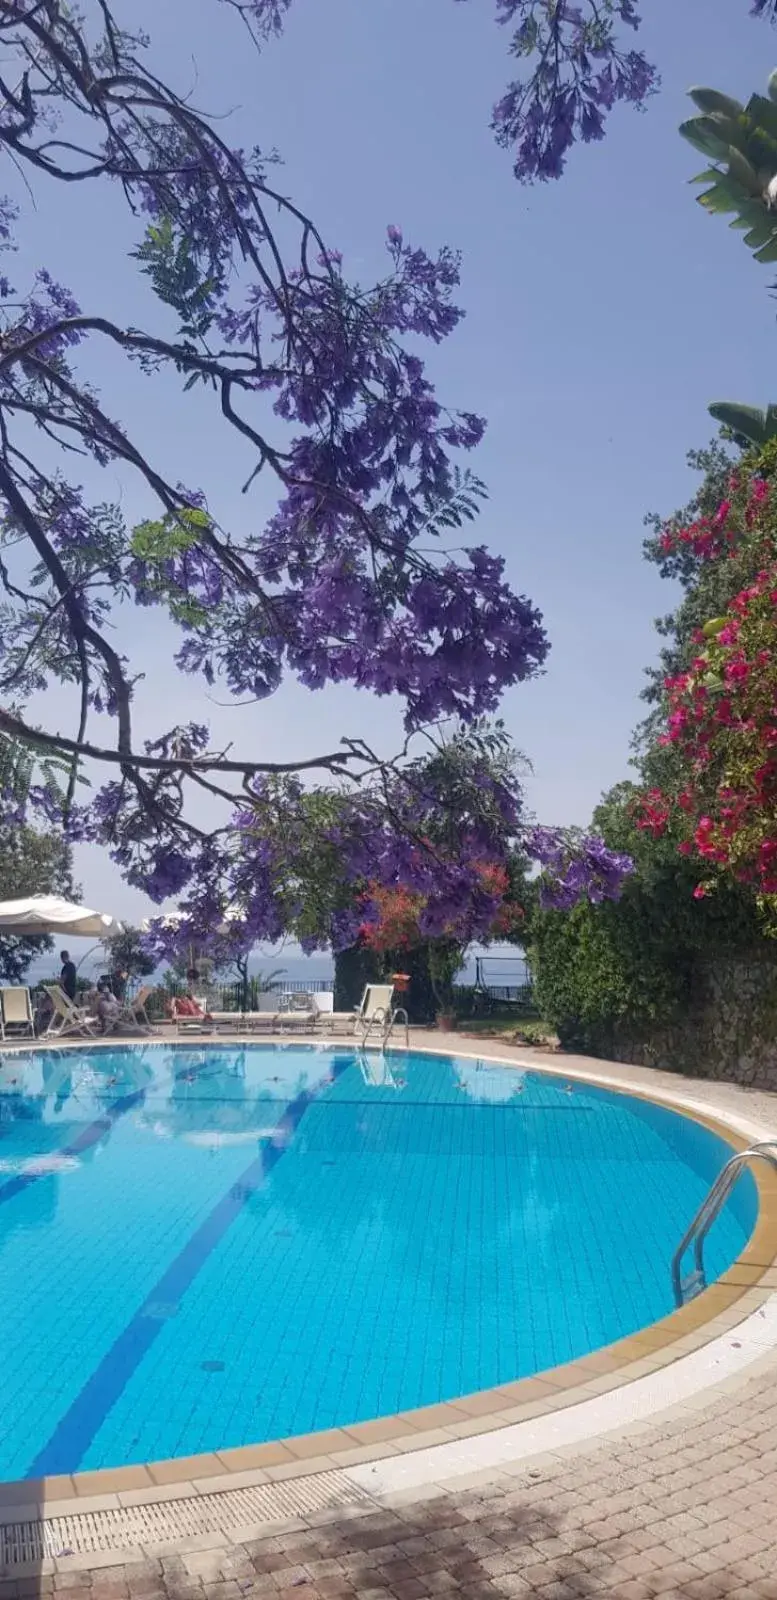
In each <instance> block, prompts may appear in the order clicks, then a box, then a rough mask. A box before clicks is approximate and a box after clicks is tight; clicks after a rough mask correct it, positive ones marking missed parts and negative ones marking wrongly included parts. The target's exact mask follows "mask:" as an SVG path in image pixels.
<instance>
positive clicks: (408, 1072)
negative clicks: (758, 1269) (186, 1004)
mask: <svg viewBox="0 0 777 1600" xmlns="http://www.w3.org/2000/svg"><path fill="white" fill-rule="evenodd" d="M386 1061H387V1063H388V1065H387V1066H386V1067H385V1070H384V1067H383V1066H382V1065H381V1061H380V1058H379V1057H378V1056H377V1055H375V1054H372V1053H371V1055H370V1058H369V1063H368V1062H367V1061H366V1060H365V1058H364V1057H362V1058H361V1059H360V1058H359V1056H358V1054H357V1052H356V1051H355V1050H352V1049H343V1048H337V1049H326V1048H323V1047H318V1046H315V1045H306V1044H300V1045H291V1046H288V1047H284V1048H276V1047H274V1046H272V1045H261V1044H257V1045H254V1044H250V1045H247V1046H246V1047H245V1048H233V1047H218V1046H216V1047H214V1046H206V1047H205V1048H203V1049H189V1048H186V1049H174V1048H171V1047H165V1046H148V1047H145V1046H141V1047H134V1048H125V1047H122V1048H108V1049H94V1048H92V1049H83V1050H80V1049H79V1050H68V1051H64V1050H63V1051H56V1052H46V1053H45V1054H44V1053H42V1052H40V1053H36V1052H34V1051H30V1052H29V1053H25V1054H24V1055H16V1056H13V1057H10V1056H8V1055H6V1056H5V1057H4V1058H2V1059H1V1060H0V1334H1V1339H2V1346H1V1359H0V1419H1V1420H0V1478H5V1479H8V1478H20V1477H25V1476H38V1475H39V1474H43V1473H59V1472H72V1471H76V1470H78V1469H87V1468H93V1467H102V1466H119V1465H123V1464H126V1463H131V1462H136V1461H144V1460H153V1459H156V1458H159V1457H166V1456H173V1455H191V1454H193V1453H195V1452H198V1451H206V1450H213V1449H224V1448H226V1447H229V1446H236V1445H241V1444H248V1443H257V1442H260V1441H262V1440H264V1439H270V1438H278V1437H282V1436H284V1435H289V1434H295V1433H307V1432H310V1431H312V1430H314V1429H319V1428H327V1427H331V1426H334V1425H336V1424H346V1423H349V1422H356V1421H361V1420H366V1419H368V1418H372V1417H376V1416H379V1415H381V1414H385V1413H392V1412H396V1411H405V1410H408V1409H409V1408H411V1407H413V1406H421V1405H427V1404H430V1403H433V1402H435V1401H438V1400H443V1399H452V1398H454V1397H455V1396H456V1395H461V1394H465V1393H468V1392H471V1391H472V1390H475V1389H479V1388H486V1387H490V1386H492V1385H495V1384H499V1383H503V1382H505V1381H507V1380H510V1379H514V1378H519V1377H526V1376H529V1375H530V1374H531V1373H535V1372H538V1371H540V1370H541V1369H542V1368H545V1367H550V1366H554V1365H556V1364H557V1363H559V1362H563V1361H567V1360H571V1359H572V1358H573V1357H575V1356H579V1355H581V1354H583V1353H585V1352H587V1351H590V1350H592V1349H594V1348H596V1347H597V1346H599V1345H603V1344H606V1343H609V1342H610V1341H612V1340H614V1339H617V1338H619V1337H621V1336H623V1335H625V1334H627V1333H630V1332H633V1331H634V1330H635V1329H637V1328H639V1327H641V1326H643V1325H645V1324H647V1323H650V1322H652V1321H654V1320H655V1319H656V1318H658V1317H661V1316H663V1315H665V1314H666V1313H667V1312H668V1311H670V1310H671V1309H672V1296H671V1285H670V1274H669V1263H670V1259H671V1256H672V1252H673V1250H674V1249H675V1246H676V1244H677V1242H678V1240H679V1239H680V1237H681V1235H682V1233H683V1231H684V1229H685V1228H686V1226H687V1224H688V1222H689V1221H690V1218H691V1217H692V1215H693V1213H694V1211H695V1209H696V1208H697V1206H698V1204H699V1202H700V1201H701V1199H702V1197H703V1195H704V1194H705V1193H706V1191H707V1189H708V1187H709V1184H710V1182H711V1180H712V1178H713V1177H714V1176H715V1174H716V1173H717V1172H718V1171H719V1169H720V1167H721V1166H722V1165H723V1162H724V1161H725V1160H726V1158H727V1155H728V1154H729V1151H728V1149H727V1147H726V1146H725V1144H724V1143H723V1142H722V1141H721V1140H719V1139H717V1138H716V1137H715V1136H714V1135H713V1134H711V1133H710V1132H708V1131H707V1130H705V1129H703V1128H701V1127H699V1126H698V1125H697V1124H695V1123H692V1122H690V1121H688V1120H686V1119H684V1118H682V1117H680V1116H678V1115H676V1114H675V1113H673V1112H670V1111H666V1110H663V1109H661V1108H660V1107H657V1106H653V1105H649V1104H647V1103H646V1102H642V1101H639V1100H635V1099H632V1098H630V1097H628V1096H622V1095H615V1094H610V1093H607V1092H605V1091H603V1090H599V1089H595V1088H589V1087H587V1086H584V1085H580V1084H576V1085H574V1086H566V1085H565V1084H564V1082H563V1080H559V1079H555V1078H552V1077H544V1076H542V1075H541V1074H532V1073H522V1072H519V1071H517V1070H513V1069H506V1068H501V1067H488V1066H487V1065H486V1064H485V1063H481V1062H475V1061H471V1060H470V1061H467V1060H455V1059H452V1058H447V1057H439V1056H433V1055H421V1054H417V1055H411V1056H405V1055H401V1054H399V1053H397V1054H395V1055H393V1056H390V1057H387V1058H386ZM756 1208H757V1199H756V1190H755V1185H754V1184H753V1182H752V1180H751V1179H749V1178H748V1179H747V1180H745V1181H743V1182H742V1183H741V1184H740V1185H739V1186H738V1188H737V1190H736V1192H735V1199H734V1201H733V1202H731V1203H730V1204H729V1206H728V1207H727V1208H726V1210H725V1211H724V1213H723V1214H722V1216H721V1218H720V1219H719V1221H718V1222H717V1223H716V1224H715V1227H714V1229H713V1232H712V1233H711V1234H710V1237H709V1240H708V1246H707V1254H706V1260H707V1265H708V1275H709V1277H710V1278H712V1277H713V1276H715V1275H717V1274H719V1273H720V1272H721V1271H723V1270H724V1269H725V1268H726V1267H727V1266H728V1265H729V1264H730V1263H731V1261H732V1260H733V1258H734V1257H735V1256H736V1255H737V1254H738V1253H739V1251H740V1250H741V1249H742V1247H743V1244H744V1242H745V1240H746V1237H747V1235H748V1234H749V1233H750V1231H751V1229H752V1226H753V1224H754V1221H755V1216H756Z"/></svg>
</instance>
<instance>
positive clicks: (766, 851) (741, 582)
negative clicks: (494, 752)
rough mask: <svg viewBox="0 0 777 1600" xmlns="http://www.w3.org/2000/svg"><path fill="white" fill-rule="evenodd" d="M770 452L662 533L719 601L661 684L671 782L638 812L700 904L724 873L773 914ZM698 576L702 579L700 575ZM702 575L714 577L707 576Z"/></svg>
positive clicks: (776, 723) (776, 514) (776, 883)
mask: <svg viewBox="0 0 777 1600" xmlns="http://www.w3.org/2000/svg"><path fill="white" fill-rule="evenodd" d="M776 464H777V444H776V443H772V444H770V445H769V446H767V447H766V448H765V450H763V451H762V452H761V453H760V454H759V455H750V456H746V457H745V458H744V459H743V460H742V462H741V463H739V464H738V465H737V466H736V467H735V468H734V469H733V470H732V471H731V473H730V475H729V479H728V485H727V491H726V494H725V497H724V498H723V499H722V500H721V501H720V502H719V504H718V505H717V507H716V508H715V510H714V511H713V512H712V513H711V514H709V515H705V516H700V517H698V518H696V519H695V520H693V521H691V522H689V523H687V524H685V525H682V524H681V525H677V524H674V525H672V526H670V527H668V528H667V529H666V530H665V531H664V532H663V534H661V535H660V537H659V545H660V548H661V550H662V552H663V554H664V555H665V556H666V558H667V559H668V560H673V559H687V558H688V557H691V558H692V559H693V561H694V562H695V563H696V564H697V567H698V583H697V587H698V589H699V590H700V592H701V593H704V592H705V590H706V591H707V592H708V595H709V596H710V597H712V596H714V595H715V594H716V593H717V594H718V595H719V594H720V593H721V586H722V592H723V593H727V599H726V602H725V604H723V605H722V606H721V607H720V609H719V610H717V611H716V612H715V613H714V614H712V615H708V616H707V618H706V620H705V621H704V622H703V623H702V624H701V625H700V626H698V627H697V628H696V629H695V630H694V634H693V653H692V655H691V657H690V660H688V662H687V664H685V665H684V666H683V668H682V669H681V670H679V671H677V672H675V673H673V674H670V675H669V676H667V677H666V679H665V682H664V690H665V727H664V730H663V732H662V733H661V734H660V736H659V744H660V746H661V747H663V748H664V749H665V750H667V751H668V752H670V753H671V755H672V757H673V760H672V761H671V762H670V763H669V764H668V770H669V772H670V774H671V777H672V781H671V782H670V783H666V784H664V785H661V786H656V787H649V788H647V789H646V791H645V792H644V793H643V794H642V795H641V796H640V798H639V801H638V802H637V806H636V811H635V818H636V820H637V823H638V826H639V827H640V828H642V829H643V830H645V831H647V832H649V833H652V834H653V835H654V836H656V837H659V836H662V835H664V834H665V833H669V834H670V835H672V836H676V838H677V847H678V849H679V850H680V852H681V853H682V854H683V855H685V856H688V857H689V858H690V859H691V860H692V861H693V862H694V863H695V864H696V865H697V867H698V882H697V884H696V888H695V891H694V892H695V894H696V896H697V897H698V898H703V897H704V896H705V895H706V894H708V893H709V892H711V890H712V889H714V887H715V885H716V882H717V881H718V880H719V878H720V875H721V874H726V875H728V876H729V877H733V878H734V879H736V880H737V881H738V882H740V883H743V884H746V885H748V886H749V887H750V888H752V890H753V891H754V893H755V894H756V895H757V896H758V897H759V899H760V900H762V902H763V904H764V906H765V907H766V908H771V909H772V910H774V908H777V482H776V481H775V466H776ZM705 569H706V570H705ZM707 572H708V573H709V574H710V577H709V579H708V578H707Z"/></svg>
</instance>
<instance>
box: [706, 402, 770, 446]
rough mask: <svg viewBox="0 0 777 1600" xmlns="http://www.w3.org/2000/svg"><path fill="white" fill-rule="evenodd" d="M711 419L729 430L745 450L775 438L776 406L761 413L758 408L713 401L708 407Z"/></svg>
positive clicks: (768, 407)
mask: <svg viewBox="0 0 777 1600" xmlns="http://www.w3.org/2000/svg"><path fill="white" fill-rule="evenodd" d="M708 410H709V413H710V416H711V417H714V418H715V421H716V422H720V423H722V424H723V426H724V427H726V428H729V429H730V430H731V433H732V434H733V435H734V437H735V438H736V439H737V440H741V441H742V444H743V445H744V446H745V448H747V447H748V446H750V445H765V444H768V442H769V440H770V439H774V438H777V406H767V407H766V410H765V411H762V410H760V409H759V408H758V406H743V405H735V404H734V402H733V401H731V400H715V401H713V403H712V405H711V406H709V407H708Z"/></svg>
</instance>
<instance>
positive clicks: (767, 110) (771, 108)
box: [747, 94, 777, 139]
mask: <svg viewBox="0 0 777 1600" xmlns="http://www.w3.org/2000/svg"><path fill="white" fill-rule="evenodd" d="M747 116H748V117H749V118H750V120H751V121H752V122H753V123H754V125H755V126H756V127H757V128H760V129H761V131H762V132H763V133H766V134H768V136H769V138H770V139H777V105H776V104H775V102H774V101H773V100H767V99H766V97H765V95H762V94H754V95H751V97H750V99H749V100H748V102H747Z"/></svg>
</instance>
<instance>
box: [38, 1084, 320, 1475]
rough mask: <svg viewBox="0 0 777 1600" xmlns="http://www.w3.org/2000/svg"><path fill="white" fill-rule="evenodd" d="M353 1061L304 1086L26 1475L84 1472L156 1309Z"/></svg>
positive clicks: (171, 1297)
mask: <svg viewBox="0 0 777 1600" xmlns="http://www.w3.org/2000/svg"><path fill="white" fill-rule="evenodd" d="M347 1065H348V1062H347V1060H345V1061H340V1062H338V1061H337V1058H335V1059H334V1060H333V1062H332V1065H331V1069H330V1071H329V1072H328V1073H327V1075H326V1076H325V1077H323V1078H322V1079H321V1080H320V1082H319V1083H317V1084H316V1085H315V1086H314V1087H313V1088H312V1089H303V1090H302V1092H301V1094H298V1095H297V1097H296V1099H295V1100H292V1101H291V1103H290V1105H288V1106H287V1107H286V1109H285V1111H284V1113H283V1116H282V1117H281V1118H280V1120H279V1122H278V1124H277V1126H276V1128H275V1129H274V1132H273V1135H272V1138H271V1139H269V1140H268V1141H267V1143H266V1144H264V1145H263V1146H262V1148H261V1150H260V1152H259V1155H258V1156H257V1157H256V1159H255V1160H254V1161H252V1162H251V1164H250V1166H248V1167H246V1169H245V1172H243V1173H241V1175H240V1177H239V1178H238V1179H237V1181H236V1182H235V1183H233V1184H232V1185H231V1186H230V1188H229V1189H228V1190H227V1193H226V1194H225V1195H223V1196H222V1198H221V1200H219V1201H218V1202H217V1204H216V1205H215V1206H214V1208H213V1210H212V1211H211V1213H210V1215H209V1216H207V1217H206V1218H205V1221H204V1222H203V1223H201V1225H200V1227H199V1228H198V1229H197V1231H196V1233H194V1234H192V1237H191V1239H189V1241H188V1243H187V1244H185V1245H184V1247H183V1250H181V1251H180V1252H179V1254H178V1255H177V1256H176V1257H175V1259H174V1260H173V1261H172V1262H171V1263H170V1266H169V1267H168V1268H167V1270H166V1272H164V1273H163V1275H162V1277H161V1278H159V1279H158V1280H157V1282H156V1283H155V1284H154V1287H153V1289H152V1290H151V1292H150V1293H149V1294H148V1295H147V1297H146V1299H145V1300H144V1302H143V1304H142V1306H141V1307H140V1309H139V1310H138V1311H137V1312H136V1313H135V1316H134V1317H133V1318H132V1321H131V1322H129V1323H128V1324H127V1326H126V1328H125V1329H124V1330H123V1332H122V1333H120V1334H119V1337H118V1339H116V1340H115V1342H114V1344H113V1345H112V1346H111V1348H110V1350H108V1351H106V1353H105V1355H104V1356H103V1359H102V1361H101V1362H100V1365H99V1366H98V1367H97V1368H96V1369H95V1371H94V1372H93V1373H92V1376H91V1378H90V1379H89V1381H88V1383H86V1384H85V1385H84V1387H83V1389H82V1390H81V1392H80V1394H79V1395H77V1397H76V1399H75V1400H74V1401H73V1404H72V1405H71V1407H70V1409H69V1411H67V1412H66V1413H65V1415H64V1417H62V1418H61V1419H60V1421H59V1422H58V1424H57V1426H56V1428H55V1429H54V1432H53V1434H52V1435H51V1437H50V1439H49V1440H48V1442H47V1443H46V1444H45V1445H44V1446H43V1449H42V1450H40V1451H39V1452H38V1454H37V1456H36V1457H35V1459H34V1460H33V1461H32V1462H31V1463H30V1466H29V1467H28V1469H27V1472H26V1474H25V1476H26V1477H27V1478H43V1477H49V1476H54V1475H56V1474H58V1473H70V1472H77V1471H78V1467H79V1465H80V1463H81V1461H82V1460H83V1458H84V1455H85V1453H86V1451H87V1450H88V1448H89V1446H90V1444H91V1443H92V1440H93V1439H94V1438H95V1435H96V1434H97V1433H98V1431H99V1429H100V1428H101V1426H102V1424H103V1422H104V1420H105V1418H106V1417H107V1415H108V1412H109V1411H110V1409H111V1407H112V1406H113V1405H115V1403H116V1401H117V1400H118V1398H119V1396H120V1394H121V1393H122V1390H123V1389H124V1387H125V1385H126V1384H127V1383H128V1381H129V1379H130V1378H131V1377H132V1374H133V1373H134V1372H135V1370H136V1368H137V1367H138V1365H139V1364H140V1362H141V1361H142V1360H143V1357H144V1356H145V1355H146V1352H147V1351H148V1350H150V1348H151V1346H152V1344H153V1343H154V1340H155V1339H156V1338H157V1337H158V1335H159V1334H160V1332H161V1330H162V1326H163V1324H162V1322H160V1320H159V1316H158V1312H157V1310H156V1308H157V1307H158V1305H159V1303H160V1301H161V1302H164V1303H170V1302H176V1301H178V1300H180V1299H181V1296H182V1295H183V1294H184V1293H185V1292H186V1290H187V1289H188V1287H189V1285H190V1284H191V1283H192V1282H193V1280H194V1279H195V1278H196V1276H197V1273H198V1272H199V1271H200V1269H201V1267H202V1266H203V1264H204V1262H205V1261H206V1260H207V1259H208V1257H209V1256H210V1255H211V1254H212V1252H213V1251H214V1250H215V1248H216V1246H217V1244H218V1243H219V1241H220V1240H221V1239H223V1237H224V1234H225V1233H226V1232H227V1230H228V1228H229V1227H230V1226H231V1224H232V1223H233V1222H234V1220H235V1218H236V1217H237V1216H238V1215H239V1213H240V1212H241V1211H242V1209H243V1207H244V1206H245V1204H246V1203H247V1201H248V1200H250V1198H251V1196H252V1195H253V1194H255V1193H256V1191H257V1189H259V1188H260V1187H261V1185H262V1184H263V1183H264V1181H265V1180H266V1179H267V1178H268V1177H269V1175H270V1173H271V1172H272V1170H273V1167H274V1166H275V1165H276V1164H277V1162H278V1161H279V1160H280V1158H281V1156H282V1155H283V1153H284V1151H285V1149H286V1147H287V1145H288V1143H289V1140H290V1139H291V1138H292V1137H293V1135H294V1133H295V1132H296V1129H297V1128H298V1127H299V1124H300V1122H301V1121H302V1118H303V1116H304V1114H305V1112H306V1111H307V1108H308V1106H309V1105H311V1104H312V1102H313V1101H314V1100H315V1099H317V1097H318V1096H319V1095H320V1094H321V1093H322V1091H323V1090H324V1089H325V1088H327V1087H328V1086H329V1084H330V1083H332V1082H333V1081H334V1079H335V1078H337V1077H339V1076H340V1073H341V1072H343V1071H344V1070H345V1068H346V1066H347Z"/></svg>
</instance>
